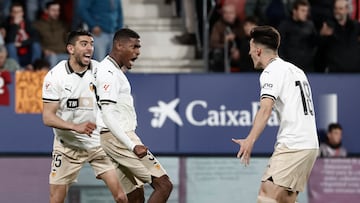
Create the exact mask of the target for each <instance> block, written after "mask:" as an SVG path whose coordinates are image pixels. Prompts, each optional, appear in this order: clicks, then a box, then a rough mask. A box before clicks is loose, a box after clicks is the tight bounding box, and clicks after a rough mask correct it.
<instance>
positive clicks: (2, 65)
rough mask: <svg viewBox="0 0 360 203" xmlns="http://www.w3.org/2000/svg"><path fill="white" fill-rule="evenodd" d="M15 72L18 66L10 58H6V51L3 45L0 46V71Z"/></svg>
mask: <svg viewBox="0 0 360 203" xmlns="http://www.w3.org/2000/svg"><path fill="white" fill-rule="evenodd" d="M3 70H7V71H11V72H12V71H17V70H20V65H19V64H18V63H17V62H16V61H15V60H14V59H12V58H8V57H7V50H6V47H5V46H4V45H0V71H3Z"/></svg>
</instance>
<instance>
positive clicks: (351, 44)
mask: <svg viewBox="0 0 360 203" xmlns="http://www.w3.org/2000/svg"><path fill="white" fill-rule="evenodd" d="M333 15H334V18H333V19H334V20H333V21H332V22H329V23H327V22H324V23H323V26H322V28H321V30H320V35H321V38H320V39H321V40H320V42H321V44H320V45H321V47H320V49H319V52H318V56H317V57H316V59H317V63H316V64H317V65H316V66H317V67H319V68H320V70H319V71H320V72H324V71H325V72H359V71H360V61H359V57H358V56H359V37H360V26H359V22H357V21H354V20H351V19H350V18H349V2H348V1H347V0H336V1H335V3H334V14H333Z"/></svg>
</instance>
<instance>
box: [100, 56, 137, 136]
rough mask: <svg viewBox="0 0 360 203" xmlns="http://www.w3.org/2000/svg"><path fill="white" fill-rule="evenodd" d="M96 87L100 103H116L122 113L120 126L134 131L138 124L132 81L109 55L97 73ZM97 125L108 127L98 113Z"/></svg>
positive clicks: (127, 130)
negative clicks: (130, 81)
mask: <svg viewBox="0 0 360 203" xmlns="http://www.w3.org/2000/svg"><path fill="white" fill-rule="evenodd" d="M96 88H97V95H98V97H99V98H98V99H99V102H100V103H114V104H116V110H117V111H119V113H120V114H121V118H119V120H121V123H119V125H120V127H121V128H122V129H123V130H124V132H129V131H134V130H135V129H136V126H137V119H136V112H135V108H134V100H133V97H132V95H131V86H130V83H129V81H128V79H127V77H126V76H125V74H124V73H123V71H122V70H121V68H120V67H119V65H118V64H117V63H116V62H115V61H114V60H113V59H112V58H111V57H109V56H107V57H106V58H105V59H104V60H102V61H101V62H100V65H99V68H98V70H97V73H96ZM97 125H99V126H101V127H103V128H106V126H105V125H104V123H103V122H102V119H101V114H99V115H98V120H97Z"/></svg>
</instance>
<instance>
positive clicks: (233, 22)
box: [209, 4, 244, 72]
mask: <svg viewBox="0 0 360 203" xmlns="http://www.w3.org/2000/svg"><path fill="white" fill-rule="evenodd" d="M243 35H244V34H243V30H242V26H241V23H240V21H239V20H238V18H237V16H236V8H235V6H234V5H233V4H227V5H223V7H222V18H221V19H219V20H218V21H217V22H215V24H214V26H213V28H212V30H211V34H210V55H211V56H210V57H209V58H210V71H213V72H224V71H225V70H226V68H227V66H230V68H233V69H234V70H238V69H239V68H240V67H239V60H240V50H239V45H238V43H239V40H240V38H241V37H242V36H243ZM226 53H228V54H226ZM226 61H228V64H226Z"/></svg>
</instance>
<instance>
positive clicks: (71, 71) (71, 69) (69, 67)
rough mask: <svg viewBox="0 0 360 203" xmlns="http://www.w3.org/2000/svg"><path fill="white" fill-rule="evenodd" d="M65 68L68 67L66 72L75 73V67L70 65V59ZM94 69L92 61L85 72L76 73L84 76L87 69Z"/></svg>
mask: <svg viewBox="0 0 360 203" xmlns="http://www.w3.org/2000/svg"><path fill="white" fill-rule="evenodd" d="M65 68H66V72H67V74H72V73H75V71H74V69H73V68H72V67H71V66H70V61H69V60H68V61H67V62H66V64H65ZM92 69H93V65H92V63H91V62H90V65H89V66H88V68H87V69H86V70H85V71H84V72H83V73H76V74H77V75H79V76H80V77H82V76H84V74H85V73H86V71H88V70H92Z"/></svg>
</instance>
